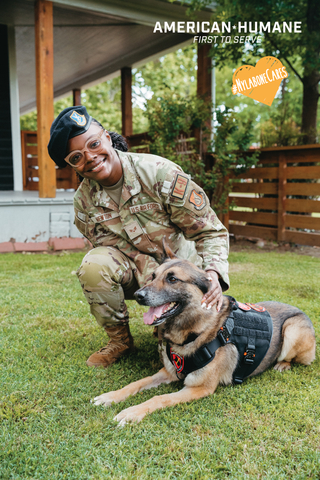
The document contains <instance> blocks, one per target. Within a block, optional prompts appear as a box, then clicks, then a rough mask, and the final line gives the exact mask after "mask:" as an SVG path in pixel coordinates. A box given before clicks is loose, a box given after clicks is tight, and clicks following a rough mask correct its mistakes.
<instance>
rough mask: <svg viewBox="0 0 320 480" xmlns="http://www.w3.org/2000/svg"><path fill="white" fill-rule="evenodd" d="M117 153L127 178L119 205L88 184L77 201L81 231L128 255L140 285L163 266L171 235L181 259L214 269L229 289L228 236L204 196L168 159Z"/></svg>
mask: <svg viewBox="0 0 320 480" xmlns="http://www.w3.org/2000/svg"><path fill="white" fill-rule="evenodd" d="M117 153H118V155H119V157H120V160H121V163H122V168H123V173H124V184H123V188H122V194H121V200H120V205H119V206H118V205H117V204H116V203H115V202H114V201H113V200H112V199H111V198H110V196H109V195H108V194H107V192H106V190H105V189H104V188H103V186H101V185H100V184H99V183H97V182H95V181H94V180H89V179H84V180H83V181H82V183H81V185H80V187H79V188H78V190H77V192H76V194H75V197H74V207H75V225H76V226H77V228H78V230H79V231H80V232H81V233H82V234H83V235H84V236H85V237H87V239H88V240H89V241H90V242H91V243H92V244H93V246H94V247H98V246H113V247H116V248H118V249H119V250H120V251H121V252H123V253H124V254H125V255H127V257H128V258H129V260H130V264H131V266H132V269H133V272H134V275H135V277H136V279H137V281H138V283H139V285H140V286H143V285H145V283H147V281H149V279H150V277H151V275H152V273H153V272H154V270H155V269H156V268H157V266H158V265H159V263H160V261H161V255H162V238H163V236H164V235H166V239H167V243H168V245H169V246H170V248H171V249H172V250H173V251H174V252H175V253H176V254H177V256H178V257H180V258H185V259H188V260H190V261H191V262H192V263H194V264H196V265H197V266H198V267H200V268H203V269H204V270H215V271H216V272H217V273H218V274H219V279H220V283H221V286H222V289H223V290H226V289H227V288H228V287H229V278H228V261H227V258H228V248H229V238H228V232H227V230H226V228H225V227H224V226H223V225H222V223H221V222H220V221H219V219H218V218H217V216H216V214H215V213H214V211H213V210H212V209H211V207H210V205H209V201H208V198H207V196H206V194H205V193H204V191H203V190H202V189H201V188H200V187H199V186H198V185H197V184H196V183H194V182H193V181H192V180H191V178H190V176H189V175H187V174H185V173H184V172H183V171H182V170H181V168H180V167H179V166H178V165H176V164H175V163H173V162H171V161H169V160H166V159H165V158H162V157H158V156H156V155H149V154H131V153H124V152H120V151H117Z"/></svg>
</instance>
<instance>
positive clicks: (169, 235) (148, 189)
mask: <svg viewBox="0 0 320 480" xmlns="http://www.w3.org/2000/svg"><path fill="white" fill-rule="evenodd" d="M113 142H115V144H114V145H113ZM48 151H49V154H50V156H51V158H52V159H53V160H54V161H55V162H56V164H57V165H58V166H60V167H63V166H65V165H66V163H69V164H70V165H71V166H72V167H73V168H74V169H75V170H76V172H77V173H78V174H79V175H80V176H81V177H83V178H84V180H83V181H82V182H81V185H80V187H79V188H78V190H77V192H76V194H75V197H74V208H75V224H76V226H77V228H78V229H79V231H80V232H81V233H82V234H83V235H84V236H85V237H86V238H87V239H88V240H89V241H90V242H91V243H92V245H93V247H94V248H93V249H92V250H91V251H90V252H89V253H87V255H86V256H85V257H84V259H83V262H82V264H81V266H80V268H79V270H78V272H77V273H78V277H79V280H80V283H81V286H82V289H83V292H84V295H85V297H86V299H87V301H88V303H89V305H90V309H91V313H92V314H93V315H94V316H95V318H96V320H97V322H98V323H99V325H101V326H102V327H103V328H104V329H105V330H106V332H107V333H108V335H109V337H110V341H109V343H108V344H107V346H106V347H103V348H102V349H101V350H99V351H98V352H96V353H94V354H92V355H91V356H90V357H89V359H88V360H87V365H89V366H104V367H108V366H109V365H110V364H112V363H113V362H115V361H116V360H117V359H118V358H119V357H120V356H122V355H123V354H125V353H128V352H130V351H132V350H133V339H132V336H131V334H130V330H129V324H128V322H129V316H128V311H127V307H126V304H125V299H132V298H133V297H132V295H133V293H134V292H135V290H137V289H138V288H140V287H142V286H143V285H145V284H146V283H147V282H148V281H149V280H150V279H151V275H152V273H153V272H154V270H155V269H156V268H157V266H158V265H159V263H160V262H161V256H162V239H163V236H164V235H165V236H166V239H167V243H168V245H169V246H170V248H171V249H172V250H173V251H174V253H176V254H177V255H178V256H179V257H181V258H185V259H188V260H190V261H191V262H193V263H194V264H196V265H197V266H199V267H200V268H203V269H204V270H205V271H206V272H207V274H208V277H209V278H210V279H211V282H212V287H211V289H210V290H209V292H208V293H207V294H206V295H205V296H204V298H203V306H204V307H206V308H211V307H212V306H213V305H216V308H217V309H218V310H219V309H220V307H221V305H222V291H224V290H227V288H228V286H229V278H228V261H227V258H228V232H227V230H226V229H225V227H224V226H223V225H222V224H221V223H220V221H219V220H218V218H217V216H216V214H215V213H214V211H213V210H212V209H211V207H210V204H209V201H208V198H207V196H206V195H205V193H204V191H203V190H202V189H201V188H200V187H199V186H198V185H197V184H195V183H194V182H193V181H192V180H191V178H190V176H189V175H187V174H185V173H184V172H183V171H182V170H181V168H180V167H179V166H178V165H176V164H174V163H173V162H171V161H169V160H166V159H164V158H162V157H158V156H155V155H149V154H130V153H127V146H126V143H125V141H124V139H123V137H121V136H120V135H118V134H114V133H109V132H107V131H106V130H104V129H103V127H102V125H100V124H99V123H98V122H97V121H96V120H94V119H92V117H90V115H89V114H88V112H87V111H86V108H85V107H83V106H78V107H71V108H67V109H65V110H63V111H62V112H61V113H60V115H59V116H58V117H57V118H56V120H55V121H54V122H53V124H52V127H51V136H50V142H49V145H48Z"/></svg>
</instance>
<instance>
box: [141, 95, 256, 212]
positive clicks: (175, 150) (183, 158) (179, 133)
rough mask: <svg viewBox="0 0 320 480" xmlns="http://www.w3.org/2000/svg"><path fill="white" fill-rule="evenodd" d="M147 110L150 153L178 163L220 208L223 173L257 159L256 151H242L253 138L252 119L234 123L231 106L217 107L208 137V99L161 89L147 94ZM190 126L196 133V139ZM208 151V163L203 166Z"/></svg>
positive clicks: (223, 206)
mask: <svg viewBox="0 0 320 480" xmlns="http://www.w3.org/2000/svg"><path fill="white" fill-rule="evenodd" d="M147 115H148V119H149V125H150V129H149V135H150V136H151V142H150V151H151V153H154V154H157V155H160V156H163V157H165V158H168V159H170V160H172V161H174V162H175V163H178V164H179V165H180V166H181V167H182V168H183V170H184V171H185V172H187V173H189V174H191V176H192V178H193V179H194V181H195V182H196V183H197V184H198V185H200V186H202V188H203V189H204V190H205V192H206V193H207V195H208V197H209V200H210V202H211V204H212V206H214V209H215V211H216V212H217V213H218V214H221V213H225V212H226V211H227V209H228V206H227V202H226V200H227V197H228V194H229V192H230V190H231V187H232V183H233V180H232V179H228V175H229V174H230V172H231V171H234V170H235V171H237V172H241V171H244V170H246V169H247V168H249V167H250V166H252V165H254V164H255V163H256V161H257V154H252V155H247V154H246V153H245V152H246V150H247V149H248V148H249V146H250V145H251V142H252V138H253V123H252V120H250V119H249V120H248V121H247V122H243V123H239V122H238V119H237V118H236V116H235V114H234V112H232V111H231V110H229V109H225V110H224V112H221V110H217V112H216V124H217V125H216V133H215V137H214V139H213V142H212V141H211V137H210V133H211V132H210V130H209V128H208V123H209V122H210V120H211V117H212V112H211V105H210V104H209V103H208V102H206V101H204V100H203V99H201V98H198V97H197V96H189V97H184V96H181V95H178V94H174V95H172V94H167V95H164V96H163V97H161V98H158V99H156V100H155V99H153V100H150V101H149V102H148V108H147ZM195 131H198V133H199V135H198V139H197V138H196V137H195V136H194V132H195ZM199 139H200V140H199ZM181 143H184V144H185V148H184V149H181V148H179V146H180V145H181ZM208 156H209V157H210V164H211V165H210V168H206V167H205V160H206V159H207V158H208ZM235 167H236V169H235Z"/></svg>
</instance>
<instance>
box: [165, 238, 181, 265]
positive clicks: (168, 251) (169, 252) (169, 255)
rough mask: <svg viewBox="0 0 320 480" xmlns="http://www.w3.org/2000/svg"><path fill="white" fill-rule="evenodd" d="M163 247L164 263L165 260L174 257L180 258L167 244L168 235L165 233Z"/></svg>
mask: <svg viewBox="0 0 320 480" xmlns="http://www.w3.org/2000/svg"><path fill="white" fill-rule="evenodd" d="M162 247H163V254H162V263H163V262H164V261H165V260H168V259H170V260H173V259H174V258H178V257H177V256H176V255H175V254H174V253H173V251H172V250H171V248H170V247H169V245H168V244H167V239H166V236H165V235H164V236H163V238H162Z"/></svg>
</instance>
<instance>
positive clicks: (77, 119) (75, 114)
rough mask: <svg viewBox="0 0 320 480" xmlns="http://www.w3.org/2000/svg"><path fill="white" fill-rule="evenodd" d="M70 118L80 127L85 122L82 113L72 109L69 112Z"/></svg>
mask: <svg viewBox="0 0 320 480" xmlns="http://www.w3.org/2000/svg"><path fill="white" fill-rule="evenodd" d="M70 118H71V120H73V121H74V122H76V123H77V124H78V125H79V126H80V127H84V126H85V125H86V123H87V119H86V117H85V116H84V115H80V113H78V112H76V111H75V110H73V112H72V113H71V115H70Z"/></svg>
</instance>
